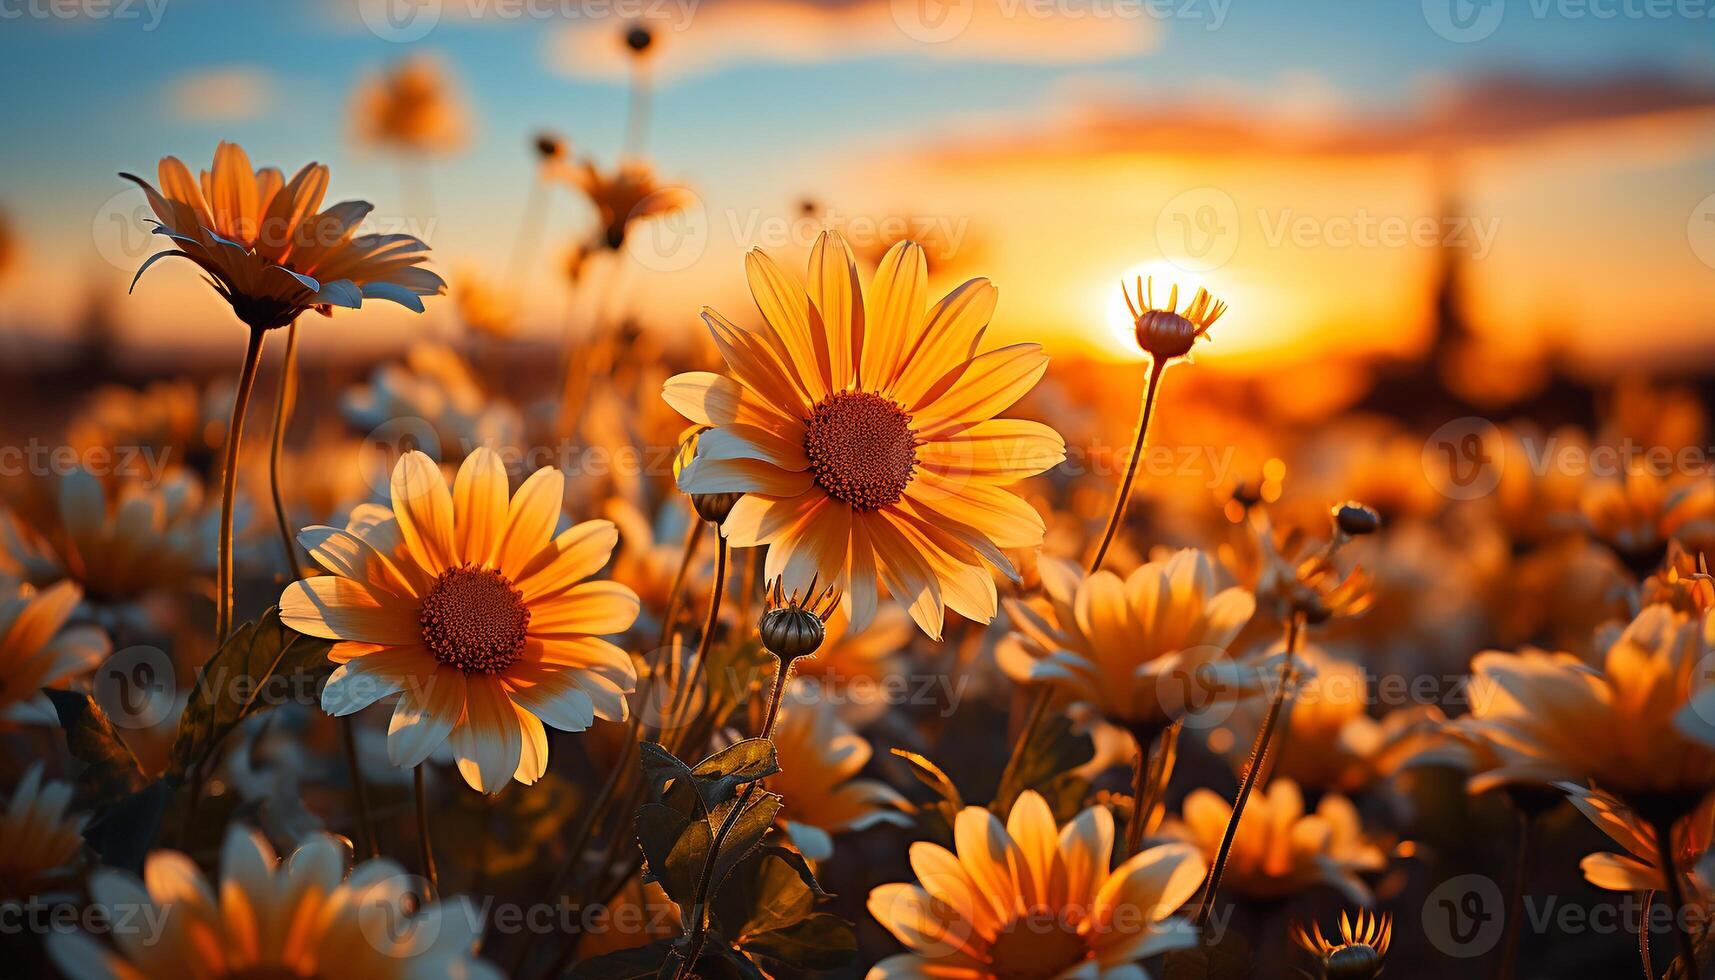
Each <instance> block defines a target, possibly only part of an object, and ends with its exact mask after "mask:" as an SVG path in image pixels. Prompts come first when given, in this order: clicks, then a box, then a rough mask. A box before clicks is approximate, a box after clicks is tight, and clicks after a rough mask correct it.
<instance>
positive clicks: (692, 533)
mask: <svg viewBox="0 0 1715 980" xmlns="http://www.w3.org/2000/svg"><path fill="white" fill-rule="evenodd" d="M707 527H708V522H707V521H704V520H703V519H702V518H700V517H699V518H694V519H693V520H692V521H691V527H690V530H688V531H686V532H685V554H684V557H682V558H680V559H679V570H678V572H676V573H674V575H673V586H672V588H671V589H669V590H668V591H667V609H666V611H665V612H663V613H662V614H661V641H660V642H659V643H657V644H655V645H656V646H658V647H665V646H666V645H667V640H668V639H669V638H671V637H672V635H673V620H675V619H678V618H679V605H680V602H679V600H680V598H681V597H682V596H683V594H684V590H685V577H686V576H687V575H688V574H690V570H691V562H692V560H693V559H695V558H696V555H697V545H699V544H701V543H702V541H703V531H704V529H706V528H707Z"/></svg>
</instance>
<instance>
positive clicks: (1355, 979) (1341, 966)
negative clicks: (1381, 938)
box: [1322, 944, 1382, 980]
mask: <svg viewBox="0 0 1715 980" xmlns="http://www.w3.org/2000/svg"><path fill="white" fill-rule="evenodd" d="M1381 969H1382V957H1381V954H1380V953H1377V952H1376V951H1375V949H1374V948H1373V947H1370V946H1366V945H1361V944H1360V945H1355V946H1341V947H1340V948H1339V949H1336V950H1334V951H1333V952H1331V953H1329V954H1328V959H1327V962H1326V963H1325V964H1323V967H1322V975H1323V976H1325V977H1327V978H1328V980H1372V978H1373V977H1375V976H1376V974H1378V973H1380V972H1381Z"/></svg>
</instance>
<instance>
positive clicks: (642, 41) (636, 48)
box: [625, 24, 655, 54]
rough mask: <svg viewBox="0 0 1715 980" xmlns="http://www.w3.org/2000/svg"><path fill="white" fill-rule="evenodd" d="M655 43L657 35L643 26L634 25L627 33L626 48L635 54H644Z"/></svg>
mask: <svg viewBox="0 0 1715 980" xmlns="http://www.w3.org/2000/svg"><path fill="white" fill-rule="evenodd" d="M653 43H655V34H654V32H652V31H650V30H649V28H648V27H646V26H644V25H642V24H633V25H631V27H630V28H628V29H627V30H626V32H625V46H626V47H628V48H630V49H631V50H632V52H633V53H635V54H642V53H643V52H645V51H648V50H649V46H650V45H651V44H653Z"/></svg>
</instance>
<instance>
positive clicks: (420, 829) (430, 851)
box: [411, 762, 441, 901]
mask: <svg viewBox="0 0 1715 980" xmlns="http://www.w3.org/2000/svg"><path fill="white" fill-rule="evenodd" d="M425 765H427V763H423V762H419V763H417V768H415V769H413V770H411V782H412V784H413V787H414V789H415V792H416V796H417V845H418V846H419V847H420V848H421V849H422V851H423V877H425V878H427V879H428V880H429V899H430V900H431V901H432V900H434V898H435V897H436V896H437V895H439V894H440V892H441V881H440V876H439V875H437V874H436V873H435V846H434V844H433V843H432V842H431V841H430V839H429V802H428V799H427V794H426V793H424V792H423V766H425Z"/></svg>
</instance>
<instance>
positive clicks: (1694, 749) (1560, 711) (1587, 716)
mask: <svg viewBox="0 0 1715 980" xmlns="http://www.w3.org/2000/svg"><path fill="white" fill-rule="evenodd" d="M1712 639H1715V618H1704V617H1694V616H1690V615H1687V614H1686V613H1683V612H1676V611H1675V610H1674V609H1672V608H1671V607H1668V606H1659V605H1658V606H1649V607H1648V608H1646V609H1644V610H1643V611H1642V612H1641V613H1639V614H1638V616H1637V618H1636V619H1634V620H1632V622H1631V624H1630V625H1628V626H1627V627H1626V628H1625V630H1624V632H1623V633H1621V635H1620V636H1619V638H1618V639H1616V640H1615V641H1614V642H1613V643H1612V644H1611V645H1610V646H1609V647H1608V649H1607V651H1606V653H1605V654H1604V655H1603V658H1602V664H1601V669H1600V670H1592V669H1591V668H1590V667H1589V666H1588V665H1586V664H1585V663H1584V662H1583V661H1582V660H1580V659H1578V658H1576V657H1574V656H1572V655H1571V654H1567V653H1544V652H1541V651H1534V650H1532V651H1522V652H1519V653H1504V652H1497V651H1490V652H1488V653H1482V654H1479V655H1478V656H1477V657H1476V659H1474V660H1473V661H1472V670H1473V672H1474V674H1475V675H1476V676H1475V680H1474V681H1473V684H1472V686H1473V690H1474V692H1475V696H1474V697H1473V698H1472V705H1471V713H1470V715H1469V716H1467V717H1466V718H1462V719H1460V720H1459V721H1457V722H1454V723H1453V724H1454V729H1455V731H1457V732H1459V733H1461V734H1463V735H1465V736H1467V737H1470V738H1473V739H1475V740H1477V741H1478V742H1479V743H1481V744H1483V745H1485V746H1487V747H1488V748H1489V749H1491V750H1492V751H1493V753H1494V759H1493V762H1494V766H1493V768H1491V769H1489V770H1488V771H1487V772H1484V773H1482V774H1480V775H1478V776H1474V777H1473V778H1472V781H1471V790H1472V791H1473V792H1480V791H1482V790H1485V789H1488V788H1491V787H1493V786H1496V785H1499V784H1505V783H1512V782H1528V783H1537V784H1542V785H1548V784H1551V783H1554V782H1557V781H1566V782H1572V783H1584V782H1588V781H1592V780H1593V781H1594V782H1595V783H1596V785H1597V786H1599V787H1601V788H1602V789H1605V790H1608V791H1609V792H1612V793H1617V794H1619V795H1620V796H1621V797H1624V798H1627V799H1629V800H1639V799H1642V798H1644V797H1663V796H1677V795H1685V796H1686V797H1687V798H1688V799H1690V802H1695V799H1692V797H1699V796H1701V795H1703V794H1704V793H1705V792H1706V791H1707V790H1708V788H1709V787H1710V786H1715V684H1711V683H1710V678H1709V677H1708V672H1707V671H1706V670H1705V669H1704V667H1705V666H1706V665H1707V661H1706V660H1705V659H1704V658H1705V656H1706V654H1707V651H1708V648H1709V645H1710V643H1711V640H1712ZM1685 809H1689V805H1687V806H1686V807H1685Z"/></svg>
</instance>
